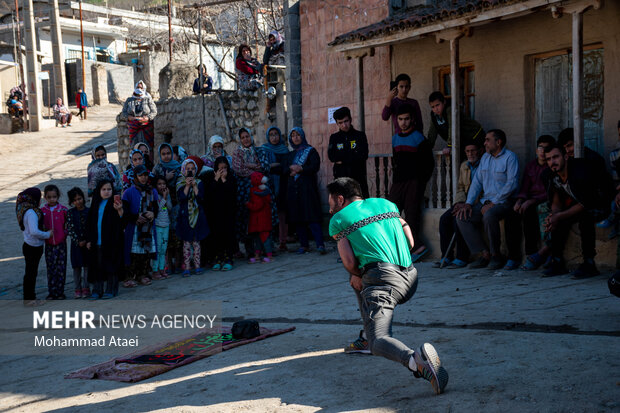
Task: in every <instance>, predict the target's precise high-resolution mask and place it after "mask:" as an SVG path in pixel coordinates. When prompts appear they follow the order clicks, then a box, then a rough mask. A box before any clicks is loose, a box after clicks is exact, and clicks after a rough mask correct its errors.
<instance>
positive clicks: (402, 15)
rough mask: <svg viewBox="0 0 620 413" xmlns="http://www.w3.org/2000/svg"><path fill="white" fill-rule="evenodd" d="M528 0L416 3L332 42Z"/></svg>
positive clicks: (379, 34) (338, 37)
mask: <svg viewBox="0 0 620 413" xmlns="http://www.w3.org/2000/svg"><path fill="white" fill-rule="evenodd" d="M525 1H527V0H440V1H437V2H435V3H434V4H432V5H423V6H415V7H412V8H409V9H406V10H404V11H402V12H397V13H395V14H393V15H392V16H390V17H387V18H385V19H383V20H381V21H379V22H377V23H373V24H371V25H369V26H366V27H361V28H359V29H356V30H353V31H350V32H348V33H344V34H341V35H340V36H337V37H336V38H335V39H334V40H332V41H331V42H330V43H329V45H330V46H336V45H339V44H343V43H352V42H360V41H365V40H368V39H371V38H374V37H380V36H385V35H388V34H395V33H396V32H399V31H402V30H407V29H416V28H420V27H423V26H427V25H431V24H434V23H439V22H447V21H450V20H453V19H457V18H461V17H467V16H475V15H477V14H479V13H482V12H484V11H487V10H491V9H496V8H500V7H504V6H508V5H511V4H515V3H523V2H525Z"/></svg>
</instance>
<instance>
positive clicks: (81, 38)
mask: <svg viewBox="0 0 620 413" xmlns="http://www.w3.org/2000/svg"><path fill="white" fill-rule="evenodd" d="M80 42H81V44H82V91H84V92H85V91H86V69H85V67H86V64H85V63H84V28H83V26H82V0H80Z"/></svg>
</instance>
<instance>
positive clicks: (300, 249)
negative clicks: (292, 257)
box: [296, 247, 308, 255]
mask: <svg viewBox="0 0 620 413" xmlns="http://www.w3.org/2000/svg"><path fill="white" fill-rule="evenodd" d="M306 252H308V249H307V248H304V247H301V248H299V249H298V250H297V252H296V254H299V255H301V254H305V253H306Z"/></svg>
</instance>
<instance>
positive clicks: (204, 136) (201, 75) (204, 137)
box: [198, 9, 207, 153]
mask: <svg viewBox="0 0 620 413" xmlns="http://www.w3.org/2000/svg"><path fill="white" fill-rule="evenodd" d="M198 54H199V56H200V63H198V68H199V69H198V73H199V75H198V77H199V78H200V92H201V93H200V101H201V102H202V145H203V152H204V153H207V119H206V118H205V116H206V114H205V95H204V94H203V93H202V85H204V73H203V71H202V10H201V9H199V10H198Z"/></svg>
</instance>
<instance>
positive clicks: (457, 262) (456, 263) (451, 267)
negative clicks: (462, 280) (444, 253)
mask: <svg viewBox="0 0 620 413" xmlns="http://www.w3.org/2000/svg"><path fill="white" fill-rule="evenodd" d="M465 267H467V262H465V261H463V260H459V259H458V258H455V259H454V261H452V263H451V264H450V265H448V266H447V267H444V268H448V269H449V270H457V269H459V268H465Z"/></svg>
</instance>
